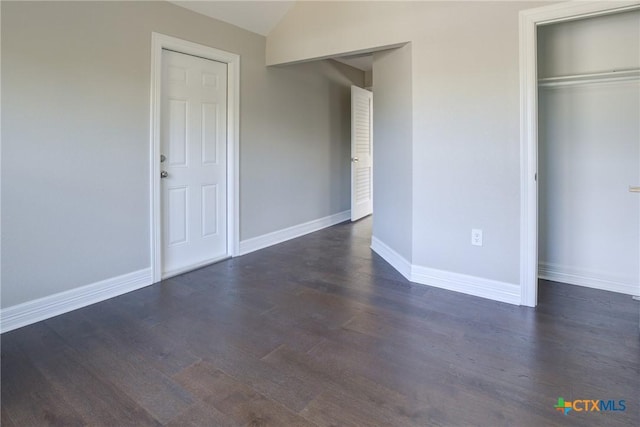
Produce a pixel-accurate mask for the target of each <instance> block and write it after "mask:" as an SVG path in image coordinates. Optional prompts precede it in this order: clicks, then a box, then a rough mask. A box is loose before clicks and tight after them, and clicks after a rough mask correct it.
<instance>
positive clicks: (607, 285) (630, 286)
mask: <svg viewBox="0 0 640 427" xmlns="http://www.w3.org/2000/svg"><path fill="white" fill-rule="evenodd" d="M538 276H539V277H540V278H541V279H545V280H551V281H552V282H561V283H568V284H570V285H578V286H585V287H587V288H594V289H601V290H603V291H609V292H618V293H621V294H627V295H638V294H639V293H640V283H638V282H637V279H632V278H629V279H628V280H625V279H623V278H618V277H612V276H610V275H607V274H603V273H601V272H598V271H591V270H586V269H578V268H570V267H567V266H564V265H559V264H553V263H545V262H541V263H540V265H539V267H538ZM634 281H635V283H633V282H634Z"/></svg>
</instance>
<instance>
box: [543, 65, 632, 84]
mask: <svg viewBox="0 0 640 427" xmlns="http://www.w3.org/2000/svg"><path fill="white" fill-rule="evenodd" d="M639 78H640V68H636V69H631V70H620V71H615V70H614V71H608V72H604V73H589V74H574V75H570V76H560V77H547V78H544V79H539V80H538V86H543V87H544V86H562V85H576V84H586V83H596V82H618V81H627V80H637V79H639Z"/></svg>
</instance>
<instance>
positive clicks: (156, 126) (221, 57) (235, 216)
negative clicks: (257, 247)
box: [149, 33, 240, 283]
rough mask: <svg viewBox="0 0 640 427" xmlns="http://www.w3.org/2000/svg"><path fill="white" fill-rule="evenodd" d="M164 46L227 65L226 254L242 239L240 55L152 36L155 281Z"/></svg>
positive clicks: (158, 250)
mask: <svg viewBox="0 0 640 427" xmlns="http://www.w3.org/2000/svg"><path fill="white" fill-rule="evenodd" d="M162 49H170V50H173V51H176V52H181V53H185V54H188V55H195V56H199V57H202V58H206V59H211V60H214V61H218V62H223V63H226V64H227V72H228V76H227V95H228V96H227V254H226V255H225V257H229V256H234V255H236V254H237V250H238V247H239V238H240V221H239V218H240V216H239V212H240V197H239V191H240V190H239V189H240V175H239V173H240V167H239V159H240V154H239V153H240V121H239V119H240V56H239V55H236V54H235V53H230V52H225V51H223V50H220V49H215V48H212V47H209V46H204V45H201V44H197V43H192V42H189V41H186V40H181V39H178V38H175V37H170V36H166V35H164V34H159V33H152V35H151V123H150V126H151V131H150V138H151V147H150V150H149V151H150V157H149V162H150V168H149V169H150V171H151V176H150V181H151V200H150V206H151V209H150V217H151V242H150V252H151V270H152V274H153V283H155V282H158V281H160V280H161V276H162V264H161V263H162V261H161V260H162V242H161V218H160V212H161V206H160V162H159V159H160V100H161V99H162V98H161V96H160V92H161V89H162V76H161V73H162Z"/></svg>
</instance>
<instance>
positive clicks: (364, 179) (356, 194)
mask: <svg viewBox="0 0 640 427" xmlns="http://www.w3.org/2000/svg"><path fill="white" fill-rule="evenodd" d="M372 143H373V93H371V92H369V91H368V90H365V89H361V88H359V87H357V86H351V221H356V220H358V219H360V218H362V217H365V216H367V215H371V213H372V212H373V145H372Z"/></svg>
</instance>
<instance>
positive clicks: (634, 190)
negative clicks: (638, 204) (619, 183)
mask: <svg viewBox="0 0 640 427" xmlns="http://www.w3.org/2000/svg"><path fill="white" fill-rule="evenodd" d="M629 192H630V193H640V187H632V186H629Z"/></svg>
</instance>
